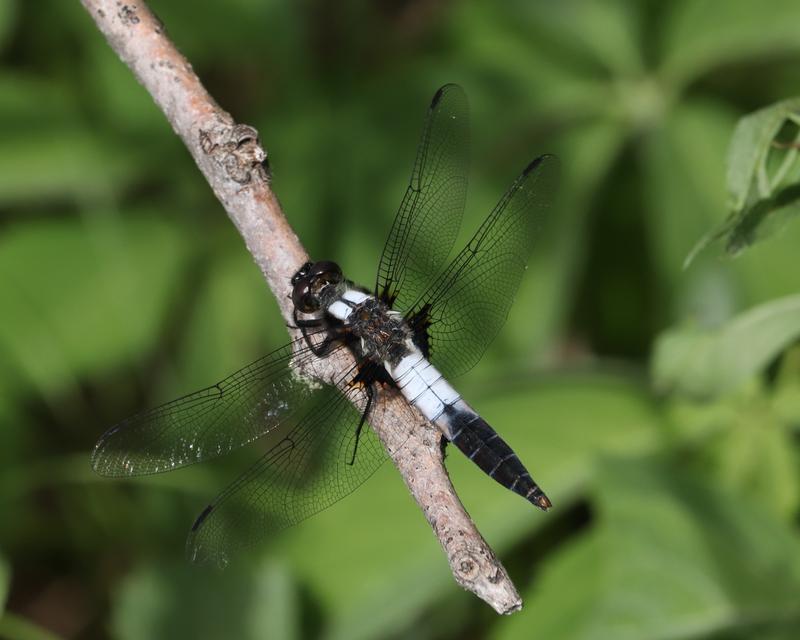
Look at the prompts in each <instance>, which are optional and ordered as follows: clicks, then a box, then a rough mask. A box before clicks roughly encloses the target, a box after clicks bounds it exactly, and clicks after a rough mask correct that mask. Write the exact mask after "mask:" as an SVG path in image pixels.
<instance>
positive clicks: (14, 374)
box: [0, 0, 800, 640]
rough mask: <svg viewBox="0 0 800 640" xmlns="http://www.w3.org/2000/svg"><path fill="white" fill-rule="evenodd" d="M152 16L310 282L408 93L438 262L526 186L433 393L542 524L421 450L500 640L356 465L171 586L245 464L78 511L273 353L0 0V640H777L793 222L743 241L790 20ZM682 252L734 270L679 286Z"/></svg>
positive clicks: (373, 168) (468, 7) (668, 12)
mask: <svg viewBox="0 0 800 640" xmlns="http://www.w3.org/2000/svg"><path fill="white" fill-rule="evenodd" d="M151 5H152V6H153V8H154V9H155V10H156V12H157V13H158V14H159V16H160V17H161V18H162V20H163V21H164V22H165V24H166V26H167V28H168V30H169V32H170V34H171V36H172V37H173V39H174V40H175V41H176V43H177V44H178V46H179V47H180V48H181V49H182V50H183V52H184V53H185V54H186V55H187V56H188V58H189V59H190V60H191V61H192V64H193V65H194V67H195V69H196V70H197V71H198V73H199V74H200V76H201V78H202V79H203V81H204V82H205V83H206V85H207V87H208V88H209V90H210V91H211V93H212V94H213V95H214V96H215V97H216V98H217V100H218V101H219V102H220V103H221V104H222V105H223V106H224V107H225V108H227V109H228V110H230V111H231V112H232V113H233V114H234V116H235V117H236V118H237V119H238V120H239V121H243V122H248V123H252V124H254V125H255V126H257V127H258V129H259V131H260V132H261V135H262V140H263V142H264V145H265V146H266V148H267V149H268V151H269V154H270V162H271V166H272V169H273V172H274V188H275V190H276V192H277V193H278V194H279V196H280V197H281V199H282V202H283V205H284V208H285V210H286V212H287V215H288V216H289V219H290V222H291V223H292V225H293V226H294V228H295V230H296V231H297V232H298V234H299V236H300V237H301V239H302V241H303V242H304V244H305V245H306V247H307V248H308V249H309V251H310V253H311V254H312V256H315V257H317V258H330V259H334V260H337V261H338V262H340V263H341V264H342V266H343V267H344V269H345V270H346V273H347V274H348V275H349V276H350V277H352V278H353V279H356V280H358V281H361V282H363V283H365V284H370V283H371V282H372V278H373V277H374V273H373V272H374V268H375V265H376V262H377V258H378V255H379V251H380V249H381V246H382V242H383V239H384V237H385V234H386V233H387V231H388V228H389V225H390V223H391V220H392V216H393V215H394V211H395V208H396V207H397V205H398V204H399V200H400V197H401V195H402V192H403V189H404V183H405V181H406V180H407V175H408V172H409V171H410V168H411V163H412V161H413V158H414V153H415V148H414V144H415V143H414V140H415V139H416V136H417V135H418V129H419V127H420V126H421V123H422V118H423V115H424V110H425V106H426V104H427V102H428V100H429V99H430V96H431V94H432V93H433V91H434V90H435V89H436V88H437V87H438V86H440V85H441V84H443V83H445V82H458V83H460V84H462V85H463V86H464V87H465V89H466V91H467V93H468V95H469V97H470V100H471V104H472V122H473V128H474V135H473V137H474V145H473V148H474V159H475V161H474V171H473V179H472V182H471V189H470V197H469V202H468V211H467V216H466V224H465V227H466V229H465V235H466V233H467V232H468V231H469V230H470V229H473V228H474V227H475V225H476V224H478V223H479V222H480V220H481V219H482V217H483V216H484V215H485V214H486V213H487V212H488V211H489V209H490V207H491V206H492V205H493V204H494V201H495V200H496V199H497V198H498V197H499V195H500V194H501V193H502V190H503V189H504V188H505V187H506V186H508V184H510V182H511V180H512V179H513V178H514V176H515V175H517V173H518V172H519V170H520V169H521V168H522V167H523V166H525V164H526V163H527V162H528V161H529V160H530V159H531V158H532V157H533V156H535V155H538V154H539V153H541V152H544V151H551V152H555V153H557V154H558V155H559V156H560V157H561V160H562V164H563V166H564V173H565V180H564V185H563V191H562V194H561V203H560V211H559V214H558V216H557V217H556V218H555V219H554V220H553V224H552V225H551V228H550V229H548V230H547V234H546V235H547V237H546V238H545V239H544V242H542V243H540V245H539V247H540V248H539V250H538V252H537V254H536V257H535V258H534V261H533V264H532V265H531V268H530V269H529V271H528V274H527V276H526V278H525V281H524V283H523V287H522V289H521V291H520V293H519V296H518V298H517V301H516V303H515V306H514V309H513V311H512V314H511V317H510V318H509V321H508V323H507V325H506V327H505V328H504V330H503V332H502V334H501V336H500V337H499V338H498V339H497V340H496V342H495V343H494V344H493V346H492V349H491V352H490V353H488V354H487V355H486V357H485V358H484V361H483V362H482V363H481V365H480V366H479V367H477V368H476V369H475V370H474V371H472V372H470V374H469V375H468V376H466V377H465V378H464V379H463V380H458V381H457V384H458V386H459V389H460V390H462V391H463V393H465V395H467V396H468V397H469V398H470V401H471V402H472V403H474V405H475V406H476V407H477V408H479V409H480V410H481V411H482V412H483V413H484V414H485V416H486V418H487V419H488V420H489V422H490V423H491V424H493V425H495V426H496V427H497V428H498V430H499V431H500V432H501V433H502V434H503V435H504V437H505V438H506V439H507V440H508V441H509V442H510V443H511V444H512V445H513V446H514V448H515V449H516V450H517V451H518V452H519V454H520V456H521V458H522V459H523V460H524V461H525V462H526V464H527V465H528V467H529V468H530V469H531V471H532V472H533V473H534V475H535V477H536V478H537V480H538V481H539V482H540V483H541V484H542V486H543V487H544V488H545V489H546V490H547V492H548V494H549V495H550V496H551V497H552V499H553V501H554V503H555V508H554V509H553V510H552V511H551V512H550V513H548V514H547V515H543V514H541V513H535V512H534V510H533V509H531V508H530V507H529V506H528V505H526V504H525V503H523V502H522V501H520V500H519V498H518V497H516V496H514V495H511V494H510V493H509V492H507V491H503V490H502V489H501V488H500V487H498V486H496V485H495V484H494V483H492V482H490V481H488V480H487V479H486V477H485V476H484V475H483V474H481V473H480V472H479V471H478V470H477V469H475V468H474V467H472V466H471V465H470V464H469V463H468V461H465V460H463V458H462V457H460V456H459V455H458V454H457V452H454V453H452V454H451V455H450V456H449V458H448V467H449V469H450V471H451V474H452V476H453V479H454V483H455V485H456V486H457V487H458V489H459V493H460V495H461V496H462V498H463V500H464V502H465V504H466V506H467V507H468V509H469V511H470V513H471V514H472V515H473V517H474V518H475V520H476V522H477V523H478V525H479V527H480V528H481V530H482V531H483V532H484V534H485V536H486V537H487V539H488V541H489V542H490V544H491V545H492V546H493V547H494V548H495V549H496V550H497V551H498V552H499V553H500V554H501V555H502V556H503V560H504V562H505V563H506V565H507V566H508V568H509V571H510V573H511V575H512V577H513V579H514V580H515V582H516V584H517V585H518V586H519V587H520V588H521V589H522V590H523V595H524V598H525V602H526V606H525V609H523V611H522V612H521V613H518V614H515V615H514V616H511V617H510V618H498V617H496V616H495V615H494V614H493V613H492V612H491V610H489V609H488V607H486V606H485V605H483V604H482V603H480V602H479V601H478V600H476V599H475V598H474V597H473V596H471V595H468V594H466V593H463V592H462V591H460V590H459V589H458V588H457V587H456V586H455V585H454V583H453V581H452V578H451V576H450V574H449V572H448V569H447V566H446V562H445V561H444V559H443V558H442V557H441V551H440V549H439V548H438V545H437V543H436V541H435V539H434V538H433V536H432V535H431V534H430V532H429V530H428V527H427V525H426V524H425V522H424V519H423V518H422V517H421V516H420V514H419V512H418V511H417V510H416V508H415V507H414V505H413V504H412V501H411V500H410V498H409V497H408V494H407V492H406V491H405V489H404V487H403V485H402V482H401V481H400V479H399V478H398V476H397V474H396V473H395V472H394V470H393V469H392V468H391V467H390V466H389V465H385V466H384V468H382V469H381V470H380V471H379V472H378V473H377V474H376V476H375V477H374V478H373V479H372V480H371V481H370V482H369V483H367V484H366V485H365V486H364V487H363V488H362V489H360V490H359V491H358V492H356V494H354V495H353V496H352V497H350V498H348V499H347V500H345V501H343V502H341V503H340V504H338V505H337V506H336V507H335V508H332V509H329V510H328V511H326V512H324V513H322V514H321V515H320V516H318V517H316V518H314V519H312V520H310V521H308V522H307V523H305V524H303V525H301V526H299V527H296V528H294V529H293V530H290V531H287V532H286V533H285V534H284V535H282V536H280V537H279V538H277V539H275V540H273V541H271V542H270V544H268V545H267V546H266V547H265V548H263V549H260V550H258V551H254V552H253V553H252V554H251V555H249V556H248V557H246V558H243V559H242V560H241V561H240V562H239V563H237V564H235V566H232V567H231V568H230V569H229V571H227V572H224V573H220V574H218V573H214V572H210V571H205V570H200V569H197V568H195V567H192V566H189V565H187V564H185V563H184V561H183V558H182V554H181V550H182V541H183V537H184V535H185V533H186V529H187V527H188V525H189V523H191V522H192V519H193V517H194V515H196V513H197V511H198V510H199V509H201V508H202V506H203V505H205V504H206V502H207V501H208V499H209V498H210V497H211V496H213V495H214V494H215V492H216V491H218V490H219V489H221V488H222V487H223V486H224V485H225V484H226V483H227V482H229V481H230V480H231V479H232V478H233V477H235V475H236V473H237V470H239V469H241V467H242V464H246V460H247V454H242V455H234V456H233V457H232V459H231V460H222V461H220V462H219V463H214V464H208V465H203V466H201V467H198V468H190V469H186V470H184V471H180V472H176V473H173V474H167V475H164V476H161V477H158V476H156V477H153V478H148V479H144V480H137V481H130V482H107V481H102V480H100V479H97V478H94V477H92V475H91V473H90V471H89V468H88V452H89V451H90V449H91V446H92V444H93V442H94V441H95V439H96V438H97V437H98V435H99V434H100V433H101V432H102V431H103V430H104V429H105V428H106V427H107V426H108V425H110V424H113V423H114V422H116V421H118V420H120V419H121V418H124V417H125V416H127V415H129V414H131V413H134V412H135V411H136V410H137V409H141V408H142V407H144V406H146V405H152V404H154V403H156V402H159V401H162V400H167V399H170V398H171V397H173V396H175V395H178V394H180V393H181V392H186V391H190V390H192V389H193V388H196V387H198V386H202V385H206V384H208V383H209V382H211V381H213V380H216V379H219V378H221V377H222V376H224V375H226V374H227V373H230V372H231V371H232V370H234V369H236V368H238V367H239V366H241V365H242V364H244V363H246V362H249V361H251V360H253V359H254V358H256V357H257V356H259V355H261V354H262V353H263V352H266V351H268V350H269V349H270V348H272V347H275V346H277V345H279V344H280V343H281V342H282V340H284V338H285V332H284V330H283V326H282V323H281V320H280V317H279V314H278V312H277V308H276V305H275V303H274V301H273V300H272V299H271V296H270V293H269V291H268V290H267V289H266V287H265V286H264V282H263V280H262V279H261V277H260V274H259V273H258V269H257V268H256V266H255V265H254V264H253V263H252V261H251V260H250V258H249V256H248V255H247V253H246V251H245V249H244V246H243V244H242V242H241V240H240V238H239V237H238V236H237V234H236V232H235V230H234V229H233V226H232V225H231V224H230V223H229V222H228V220H227V218H226V217H225V215H224V212H223V210H222V208H221V207H220V205H219V204H218V203H217V202H216V201H215V200H214V198H213V196H212V194H211V192H210V189H209V188H208V186H207V185H206V184H205V183H204V182H203V180H202V178H201V177H200V175H199V173H198V172H197V170H196V168H195V167H194V166H193V164H192V161H191V159H190V157H189V156H188V154H187V153H186V151H185V149H184V148H183V147H182V146H181V144H180V142H179V141H178V140H177V138H176V137H175V136H174V135H173V134H172V132H171V130H170V128H169V126H168V124H167V123H166V121H165V120H164V118H163V117H162V115H161V114H160V113H159V112H158V111H157V109H156V108H155V107H154V105H153V104H152V102H151V100H150V99H149V97H148V96H147V95H146V93H145V92H144V91H143V90H142V89H141V88H140V87H139V86H138V85H137V84H136V82H135V81H134V79H133V78H132V76H131V74H130V72H129V71H128V70H127V69H126V68H125V67H124V66H123V65H122V64H121V63H120V62H119V61H118V60H117V59H116V58H115V56H114V55H113V54H112V53H111V51H110V50H109V48H108V46H107V45H106V43H105V42H104V41H103V40H102V38H101V37H100V36H99V34H98V33H97V31H96V29H95V27H94V26H93V24H92V22H91V21H90V20H89V18H88V16H87V15H86V14H85V12H84V11H83V9H82V8H81V7H80V4H79V3H78V2H63V0H39V1H38V2H35V3H34V2H23V1H22V0H0V300H1V301H2V302H0V389H2V393H1V394H0V513H1V514H2V515H1V516H0V611H2V608H3V607H5V613H4V614H2V616H1V617H0V637H2V638H10V639H11V640H24V639H26V638H30V639H35V638H52V637H59V638H102V637H114V638H121V639H125V640H135V639H148V640H153V639H158V638H170V639H173V638H237V639H239V638H242V639H248V638H290V639H291V638H322V637H324V638H342V639H348V640H351V639H357V638H364V639H367V638H496V639H501V638H502V639H504V640H507V639H508V640H510V639H517V638H519V639H525V640H527V639H531V638H547V639H555V638H559V639H560V638H565V639H572V638H582V639H586V638H603V639H605V638H614V639H619V638H623V639H625V638H630V639H632V640H633V639H638V638H715V639H716V638H719V639H721V638H758V639H764V638H767V639H784V638H786V639H789V638H797V637H799V636H800V547H799V545H800V539H799V538H798V524H799V520H800V518H799V516H800V511H799V508H800V479H799V478H798V472H799V471H800V466H799V465H798V462H800V461H799V460H798V445H797V442H798V427H800V349H799V348H798V347H797V346H796V343H797V336H798V332H799V331H800V317H799V312H798V302H797V295H796V294H797V289H798V269H797V256H798V246H800V244H799V243H800V224H786V225H783V226H781V227H779V226H778V225H777V224H773V223H774V222H782V221H787V220H790V219H791V217H792V216H793V215H794V213H795V210H794V208H795V206H796V205H795V204H794V202H795V200H794V193H795V191H794V190H793V189H796V184H797V177H798V175H797V173H798V171H797V163H796V155H797V153H796V151H797V150H796V149H794V148H793V146H792V145H793V144H794V143H795V142H796V141H797V138H798V133H797V131H798V124H797V115H796V113H797V109H796V105H797V103H796V100H795V101H792V100H787V98H790V97H791V96H796V95H800V72H798V69H799V68H800V65H798V62H800V38H798V37H797V24H799V23H800V4H799V3H797V2H796V0H762V1H761V2H757V3H756V2H751V1H750V0H730V1H729V2H725V3H721V2H713V1H711V0H679V1H675V2H669V3H662V2H657V1H656V0H606V1H600V0H597V1H590V0H565V1H564V2H558V3H556V2H545V1H534V2H529V1H523V0H511V1H508V2H504V3H489V2H450V3H438V2H432V1H430V0H407V1H404V2H389V1H385V0H381V1H379V2H355V1H352V0H350V1H345V2H339V3H330V2H324V1H323V0H308V1H306V2H297V3H294V2H280V1H278V0H236V1H234V2H226V3H221V2H212V1H210V0H206V1H203V2H193V3H187V2H174V1H168V0H153V1H152V2H151ZM768 105H773V106H771V107H770V106H768ZM746 114H752V115H750V116H748V117H747V118H744V119H741V120H740V118H742V117H743V116H745V115H746ZM737 120H738V122H739V125H738V126H737V124H736V123H737ZM776 141H777V142H778V143H779V144H778V145H775V144H773V143H774V142H776ZM726 171H727V179H726ZM726 187H727V192H728V198H727V200H726ZM765 203H766V204H765ZM779 205H780V206H779ZM773 214H775V215H773ZM728 216H731V217H728ZM777 228H781V231H782V232H781V233H780V234H773V235H772V236H771V237H770V238H769V240H768V241H764V242H755V241H756V240H760V239H762V238H764V239H766V238H767V236H768V235H769V233H767V232H768V231H774V230H775V229H777ZM709 232H710V234H711V235H709V236H708V238H716V237H724V238H725V242H726V243H727V246H728V248H733V249H741V248H743V247H744V246H748V247H749V249H748V251H746V252H743V253H741V255H740V256H739V257H738V258H737V259H736V260H735V261H732V260H721V259H719V257H718V256H716V255H714V254H713V252H712V251H702V252H699V253H696V255H694V260H693V262H692V263H691V265H690V266H689V267H688V268H687V269H686V270H684V269H683V268H682V265H683V262H684V260H685V258H686V256H687V255H688V254H689V253H690V250H691V249H692V247H693V245H694V244H695V243H696V241H697V239H698V238H701V237H703V236H704V235H706V234H709Z"/></svg>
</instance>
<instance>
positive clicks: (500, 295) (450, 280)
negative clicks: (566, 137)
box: [406, 155, 558, 377]
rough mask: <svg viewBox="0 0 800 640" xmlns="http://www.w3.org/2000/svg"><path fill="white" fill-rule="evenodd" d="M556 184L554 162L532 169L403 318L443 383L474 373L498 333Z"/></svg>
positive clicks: (538, 161)
mask: <svg viewBox="0 0 800 640" xmlns="http://www.w3.org/2000/svg"><path fill="white" fill-rule="evenodd" d="M557 178H558V160H557V158H555V157H554V156H549V155H546V156H541V157H539V158H537V159H536V160H534V161H533V162H531V163H530V164H529V165H528V166H527V167H526V168H525V170H524V171H523V172H522V174H521V175H520V176H519V177H518V178H517V179H516V180H515V181H514V183H513V184H512V185H511V187H510V188H509V189H508V191H507V192H506V193H505V195H504V196H503V197H502V198H501V200H500V202H499V203H498V204H497V206H496V207H495V208H494V210H493V211H492V212H491V214H489V217H488V218H487V219H486V220H485V221H484V223H483V224H482V225H481V227H480V228H479V229H478V231H477V233H476V234H475V235H474V236H473V238H472V239H471V240H470V241H469V243H468V244H467V246H466V247H464V249H463V250H462V251H461V252H460V253H459V254H458V255H457V256H456V257H455V259H454V260H453V261H452V262H451V263H450V265H449V266H448V268H447V269H446V270H445V271H444V273H443V274H442V275H441V276H440V277H439V278H437V280H436V282H435V283H434V284H433V285H432V286H431V287H430V289H429V290H428V291H427V292H425V293H424V294H423V295H422V296H421V297H420V298H419V300H418V301H417V302H416V303H415V304H414V305H413V307H412V308H411V311H409V312H407V314H406V318H407V320H408V322H409V324H410V325H411V326H412V327H413V328H414V329H415V333H416V335H417V342H418V343H419V344H420V346H421V347H422V348H423V350H424V351H426V352H427V355H429V357H430V359H431V362H433V363H434V364H435V365H436V366H437V368H439V369H440V370H441V371H442V373H444V374H445V375H446V376H450V377H453V376H457V375H460V374H462V373H464V372H465V371H468V370H469V369H470V368H472V367H473V366H474V365H475V364H476V363H477V362H478V360H479V359H480V358H481V356H482V355H483V352H484V351H485V350H486V347H487V346H488V345H489V343H490V342H491V341H492V340H493V339H494V337H495V336H496V335H497V332H498V331H499V330H500V327H502V326H503V323H504V322H505V319H506V317H507V316H508V311H509V309H510V308H511V304H512V303H513V300H514V295H515V294H516V291H517V289H518V288H519V283H520V280H521V279H522V274H523V273H524V271H525V268H526V265H527V263H528V258H529V256H530V253H531V250H532V248H533V245H534V241H535V240H536V237H537V235H538V232H539V229H540V228H541V226H542V224H543V221H544V219H545V216H546V215H547V213H548V212H549V211H550V209H551V205H552V200H553V196H554V191H555V187H556V183H557Z"/></svg>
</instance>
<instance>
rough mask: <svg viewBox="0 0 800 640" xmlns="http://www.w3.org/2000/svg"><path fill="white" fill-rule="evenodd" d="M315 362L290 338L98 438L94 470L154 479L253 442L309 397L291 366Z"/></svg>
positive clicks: (310, 385) (301, 344)
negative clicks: (224, 375) (209, 383)
mask: <svg viewBox="0 0 800 640" xmlns="http://www.w3.org/2000/svg"><path fill="white" fill-rule="evenodd" d="M314 357H316V356H314V355H313V353H312V352H311V350H310V349H309V348H308V347H307V346H306V345H305V343H304V342H303V341H302V339H300V340H296V341H293V342H290V343H289V344H287V345H285V346H283V347H281V348H280V349H277V350H276V351H273V352H272V353H270V354H268V355H266V356H264V357H263V358H261V359H260V360H256V361H255V362H253V363H252V364H250V365H248V366H246V367H244V368H243V369H241V370H239V371H237V372H236V373H234V374H232V375H230V376H228V377H227V378H225V379H224V380H221V381H220V382H218V383H217V384H215V385H212V386H210V387H207V388H205V389H201V390H200V391H197V392H195V393H192V394H189V395H187V396H184V397H182V398H178V399H177V400H173V401H172V402H168V403H167V404H164V405H162V406H160V407H156V408H155V409H150V410H148V411H145V412H143V413H140V414H137V415H135V416H133V417H131V418H128V419H127V420H125V421H123V422H121V423H119V424H117V425H116V426H114V427H112V428H111V429H109V430H108V431H107V432H106V433H105V434H103V436H102V437H101V438H100V440H99V441H98V443H97V445H96V446H95V449H94V452H93V453H92V467H93V468H94V470H95V471H96V472H97V473H99V474H101V475H104V476H134V475H145V474H151V473H160V472H162V471H169V470H171V469H176V468H178V467H183V466H186V465H189V464H193V463H195V462H200V461H202V460H207V459H209V458H215V457H217V456H221V455H224V454H226V453H228V452H230V451H232V450H233V449H236V448H238V447H241V446H243V445H245V444H247V443H249V442H252V441H253V440H256V439H257V438H260V437H261V436H263V435H264V434H266V433H268V432H269V431H271V430H272V429H274V428H276V427H277V426H278V425H280V424H281V423H282V422H283V421H284V420H286V419H287V418H288V417H289V416H291V415H292V412H293V411H294V410H295V409H297V408H298V407H302V406H303V405H304V404H305V402H306V400H307V399H308V397H309V396H310V395H311V394H312V393H313V392H314V390H315V386H314V384H313V383H309V381H307V380H306V379H305V378H301V377H299V376H298V375H296V374H295V373H294V370H293V368H292V367H291V366H290V365H291V364H292V363H294V365H298V364H301V363H302V362H303V361H304V360H306V359H309V358H314Z"/></svg>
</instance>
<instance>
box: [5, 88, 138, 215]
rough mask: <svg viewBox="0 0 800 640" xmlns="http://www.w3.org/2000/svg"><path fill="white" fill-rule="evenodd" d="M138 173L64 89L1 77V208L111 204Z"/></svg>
mask: <svg viewBox="0 0 800 640" xmlns="http://www.w3.org/2000/svg"><path fill="white" fill-rule="evenodd" d="M133 167H134V165H133V163H132V161H131V154H130V153H128V152H125V150H124V149H119V148H116V147H115V145H114V142H113V141H111V140H109V138H108V137H104V136H102V135H101V134H100V132H98V131H97V130H95V129H93V128H92V127H90V126H88V125H86V124H85V123H84V121H83V119H82V116H81V115H79V112H78V110H77V108H76V106H75V103H74V100H73V98H72V97H71V96H69V94H68V92H67V91H66V90H64V89H62V87H60V86H59V85H58V84H56V83H52V84H47V83H44V82H40V81H34V80H31V79H30V78H28V77H26V76H21V75H16V76H15V75H9V74H6V75H0V203H12V204H16V203H18V202H19V201H23V200H28V201H31V200H32V201H34V202H42V201H43V200H47V199H56V198H80V199H86V198H106V197H108V195H109V194H111V193H113V192H114V190H115V189H116V188H119V187H120V186H121V185H122V184H124V183H125V182H126V181H127V180H129V179H130V178H131V175H133V174H135V170H134V168H133Z"/></svg>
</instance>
